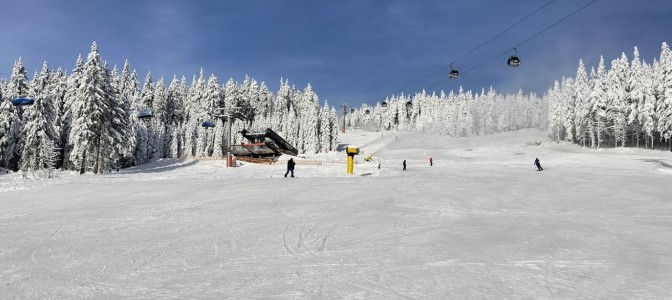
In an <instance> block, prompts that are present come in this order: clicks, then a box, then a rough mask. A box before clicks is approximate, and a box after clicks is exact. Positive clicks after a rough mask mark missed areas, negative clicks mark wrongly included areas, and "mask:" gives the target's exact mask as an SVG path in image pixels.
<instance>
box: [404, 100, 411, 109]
mask: <svg viewBox="0 0 672 300" xmlns="http://www.w3.org/2000/svg"><path fill="white" fill-rule="evenodd" d="M412 108H413V102H411V101H408V102H406V109H412Z"/></svg>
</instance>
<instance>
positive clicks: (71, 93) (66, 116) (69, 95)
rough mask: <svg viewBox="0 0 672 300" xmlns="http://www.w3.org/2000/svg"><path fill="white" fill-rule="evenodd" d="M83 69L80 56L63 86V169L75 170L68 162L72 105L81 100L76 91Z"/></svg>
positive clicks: (82, 60)
mask: <svg viewBox="0 0 672 300" xmlns="http://www.w3.org/2000/svg"><path fill="white" fill-rule="evenodd" d="M83 68H84V59H82V55H81V54H80V55H78V56H77V60H76V62H75V68H74V69H73V70H72V73H71V74H70V76H69V77H68V79H67V81H66V84H65V94H64V96H63V108H62V111H63V113H62V114H63V118H62V119H61V132H60V136H61V142H60V144H61V147H62V149H61V159H62V163H61V166H62V168H63V169H75V168H76V166H75V165H74V163H76V162H73V161H71V160H70V154H71V153H72V144H71V143H70V140H69V139H70V131H71V130H72V122H73V117H72V114H73V105H74V103H76V102H77V101H79V100H80V99H81V96H80V95H79V94H78V93H79V92H80V90H79V89H78V87H79V85H80V83H81V81H82V73H83Z"/></svg>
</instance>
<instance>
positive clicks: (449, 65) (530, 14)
mask: <svg viewBox="0 0 672 300" xmlns="http://www.w3.org/2000/svg"><path fill="white" fill-rule="evenodd" d="M554 1H555V0H551V1H549V2H548V3H546V4H544V5H543V6H541V7H539V8H537V9H536V10H534V11H532V12H531V13H529V14H528V15H527V16H525V17H524V18H522V19H520V20H519V21H518V22H516V23H513V25H511V26H509V27H508V28H506V29H504V30H503V31H501V32H500V33H498V34H496V35H494V36H493V37H491V38H490V39H488V40H486V41H485V42H483V43H481V44H480V45H478V46H476V48H474V49H472V50H471V51H469V52H467V53H466V54H464V55H462V56H461V57H459V58H458V59H456V60H454V61H453V62H451V63H450V64H447V65H445V66H443V67H441V68H439V69H438V70H436V71H434V72H431V73H429V74H427V75H425V76H424V77H422V78H420V79H418V80H416V81H413V82H411V83H409V84H407V85H405V86H404V87H402V88H400V89H398V90H396V91H394V92H392V93H390V94H387V95H385V96H384V97H382V98H380V99H381V100H384V99H385V97H388V96H391V95H395V94H397V93H399V92H401V91H403V90H405V89H407V88H409V87H411V86H413V85H415V84H417V83H419V82H421V81H423V80H425V79H427V78H429V77H430V76H432V75H434V74H437V73H439V72H441V71H443V70H445V69H446V68H448V67H451V70H452V64H454V63H456V62H458V61H460V60H462V59H464V58H465V57H467V56H469V55H471V54H472V53H474V52H476V51H478V49H481V48H482V47H483V46H485V45H486V44H488V43H490V42H492V41H493V40H494V39H496V38H498V37H500V36H501V35H502V34H504V33H506V32H507V31H509V30H511V29H512V28H513V27H516V26H517V25H518V24H520V23H522V22H523V21H525V20H527V19H528V18H530V17H531V16H533V15H534V14H536V13H537V12H539V11H540V10H542V9H544V8H546V7H547V6H549V5H550V4H551V3H553V2H554Z"/></svg>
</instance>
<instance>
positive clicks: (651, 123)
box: [638, 63, 657, 149]
mask: <svg viewBox="0 0 672 300" xmlns="http://www.w3.org/2000/svg"><path fill="white" fill-rule="evenodd" d="M642 70H643V73H644V76H643V80H642V88H643V92H644V95H643V96H644V102H643V103H642V108H641V109H640V113H639V116H638V118H639V120H640V122H641V124H642V131H643V132H644V134H645V142H644V143H645V144H646V145H648V144H647V142H646V140H647V139H648V140H649V141H651V148H652V149H653V146H654V136H655V130H656V127H657V119H656V96H655V89H654V83H653V80H654V72H653V67H652V66H651V65H649V64H646V63H643V64H642Z"/></svg>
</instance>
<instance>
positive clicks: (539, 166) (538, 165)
mask: <svg viewBox="0 0 672 300" xmlns="http://www.w3.org/2000/svg"><path fill="white" fill-rule="evenodd" d="M534 165H535V166H537V171H543V170H544V168H542V167H541V163H540V162H539V159H538V158H535V159H534Z"/></svg>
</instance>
